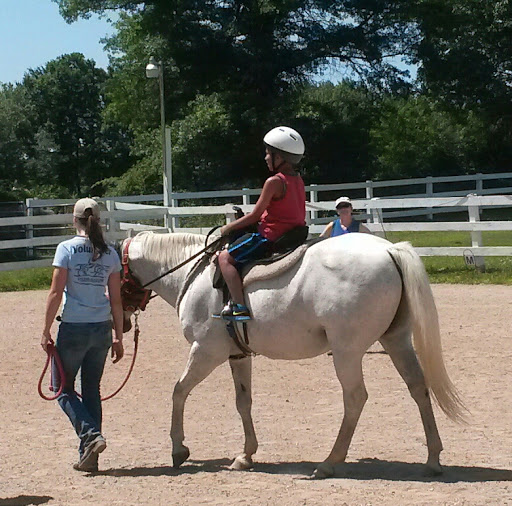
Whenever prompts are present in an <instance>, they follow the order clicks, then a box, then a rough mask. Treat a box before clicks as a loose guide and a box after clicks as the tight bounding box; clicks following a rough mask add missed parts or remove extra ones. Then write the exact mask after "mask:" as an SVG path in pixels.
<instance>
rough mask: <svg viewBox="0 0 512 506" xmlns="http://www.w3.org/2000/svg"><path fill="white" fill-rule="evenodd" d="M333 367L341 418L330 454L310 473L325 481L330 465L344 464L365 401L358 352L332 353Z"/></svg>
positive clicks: (330, 469) (331, 466)
mask: <svg viewBox="0 0 512 506" xmlns="http://www.w3.org/2000/svg"><path fill="white" fill-rule="evenodd" d="M332 355H333V361H334V367H335V369H336V374H337V376H338V379H339V380H340V383H341V387H342V389H343V404H344V409H345V412H344V415H343V422H342V424H341V428H340V431H339V433H338V437H337V438H336V442H335V443H334V446H333V448H332V450H331V453H330V454H329V456H328V457H327V459H326V460H324V461H323V462H322V463H321V464H320V465H319V466H318V467H317V468H316V469H315V472H314V473H313V476H312V477H313V478H329V477H331V476H333V475H334V465H335V464H338V463H340V462H344V461H345V458H346V457H347V452H348V448H349V446H350V442H351V441H352V436H353V435H354V431H355V429H356V425H357V422H358V421H359V417H360V416H361V412H362V411H363V407H364V405H365V403H366V401H367V399H368V393H367V391H366V387H365V384H364V379H363V367H362V359H363V356H362V354H361V353H359V352H357V353H353V352H349V350H339V349H336V348H335V347H333V350H332Z"/></svg>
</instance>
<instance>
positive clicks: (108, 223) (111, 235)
mask: <svg viewBox="0 0 512 506" xmlns="http://www.w3.org/2000/svg"><path fill="white" fill-rule="evenodd" d="M105 206H106V208H107V211H109V212H110V211H115V209H116V203H115V201H114V200H111V199H107V200H105ZM105 227H106V236H107V238H108V239H109V241H115V239H116V237H115V234H116V232H117V231H118V230H120V227H119V223H118V222H117V221H116V219H115V218H114V217H113V216H109V217H108V218H107V219H106V220H105Z"/></svg>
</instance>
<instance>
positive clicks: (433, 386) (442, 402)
mask: <svg viewBox="0 0 512 506" xmlns="http://www.w3.org/2000/svg"><path fill="white" fill-rule="evenodd" d="M388 252H389V254H390V255H391V258H392V259H393V260H394V262H395V264H396V265H397V267H398V269H399V271H400V273H401V275H402V282H403V285H404V292H405V296H406V300H407V304H408V306H409V309H410V314H411V319H412V331H413V340H414V348H415V350H416V353H417V355H418V359H419V362H420V364H421V368H422V369H423V374H424V376H425V382H426V384H427V387H428V388H429V390H430V392H431V393H432V395H433V397H434V399H435V401H436V402H437V404H438V405H439V407H440V408H441V409H442V410H443V411H444V413H445V414H446V415H447V416H448V417H449V418H450V419H452V420H454V421H458V422H464V421H465V416H464V415H465V413H466V412H467V409H466V407H465V406H464V403H463V402H462V400H461V398H460V396H459V394H458V392H457V390H456V388H455V386H454V385H453V383H452V382H451V380H450V378H449V376H448V372H447V371H446V367H445V364H444V360H443V351H442V347H441V333H440V330H439V319H438V315H437V308H436V303H435V301H434V295H433V294H432V289H431V287H430V282H429V279H428V274H427V272H426V270H425V267H424V265H423V262H422V261H421V258H420V257H419V255H418V254H417V253H416V252H415V251H414V249H413V247H412V246H411V245H410V244H409V243H408V242H400V243H397V244H393V245H392V246H390V247H389V248H388Z"/></svg>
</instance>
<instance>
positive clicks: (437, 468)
mask: <svg viewBox="0 0 512 506" xmlns="http://www.w3.org/2000/svg"><path fill="white" fill-rule="evenodd" d="M442 474H443V468H442V467H441V465H440V464H427V465H426V467H425V470H424V471H423V475H424V476H428V477H432V476H441V475H442Z"/></svg>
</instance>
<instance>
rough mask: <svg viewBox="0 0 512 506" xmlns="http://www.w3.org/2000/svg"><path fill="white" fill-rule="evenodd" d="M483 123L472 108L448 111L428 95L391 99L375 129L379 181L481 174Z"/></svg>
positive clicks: (483, 142)
mask: <svg viewBox="0 0 512 506" xmlns="http://www.w3.org/2000/svg"><path fill="white" fill-rule="evenodd" d="M482 132H484V125H483V123H482V120H481V118H479V117H478V116H477V115H476V114H475V113H473V112H471V111H466V112H457V113H455V112H454V111H450V110H447V109H446V108H445V107H443V106H442V105H440V104H436V103H435V102H433V101H430V100H429V99H428V98H426V97H417V98H414V97H411V98H409V99H394V98H388V99H386V100H384V103H383V104H382V109H381V113H380V115H379V119H378V121H376V122H375V124H374V126H373V127H372V129H371V132H370V133H371V148H372V150H373V153H374V154H375V158H376V163H375V175H376V176H377V177H378V178H381V179H390V178H391V179H400V178H407V177H411V176H416V177H425V176H447V175H457V174H466V173H475V172H479V171H480V170H482V169H481V166H479V163H478V162H479V160H480V155H481V153H482V151H483V150H484V149H485V140H484V139H482V135H481V134H482Z"/></svg>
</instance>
